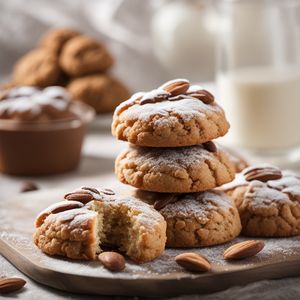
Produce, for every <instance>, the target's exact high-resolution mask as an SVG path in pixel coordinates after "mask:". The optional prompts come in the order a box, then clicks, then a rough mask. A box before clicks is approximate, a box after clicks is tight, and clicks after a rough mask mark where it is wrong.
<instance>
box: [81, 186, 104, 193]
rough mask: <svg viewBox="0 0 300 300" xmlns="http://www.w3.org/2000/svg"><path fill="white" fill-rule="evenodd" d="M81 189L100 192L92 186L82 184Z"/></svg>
mask: <svg viewBox="0 0 300 300" xmlns="http://www.w3.org/2000/svg"><path fill="white" fill-rule="evenodd" d="M81 189H82V190H85V191H90V192H92V193H95V194H100V192H99V191H98V190H97V189H95V188H92V187H88V186H83V187H82V188H81Z"/></svg>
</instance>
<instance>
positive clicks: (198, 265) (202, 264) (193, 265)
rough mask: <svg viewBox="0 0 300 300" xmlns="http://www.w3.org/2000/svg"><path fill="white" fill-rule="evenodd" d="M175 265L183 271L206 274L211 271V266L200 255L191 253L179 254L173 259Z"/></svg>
mask: <svg viewBox="0 0 300 300" xmlns="http://www.w3.org/2000/svg"><path fill="white" fill-rule="evenodd" d="M175 261H176V263H177V264H178V265H179V266H181V267H183V268H184V269H186V270H188V271H192V272H207V271H209V270H211V264H210V263H209V261H208V260H207V259H206V258H205V257H204V256H202V255H200V254H197V253H192V252H186V253H182V254H179V255H177V256H176V257H175Z"/></svg>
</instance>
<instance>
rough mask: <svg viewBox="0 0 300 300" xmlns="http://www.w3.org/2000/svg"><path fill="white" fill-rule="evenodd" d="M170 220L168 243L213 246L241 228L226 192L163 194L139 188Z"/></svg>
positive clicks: (137, 192)
mask: <svg viewBox="0 0 300 300" xmlns="http://www.w3.org/2000/svg"><path fill="white" fill-rule="evenodd" d="M133 195H134V196H135V197H137V198H139V199H141V200H142V201H144V202H146V203H149V204H151V205H154V207H157V210H158V211H159V212H160V213H161V214H162V216H163V217H164V219H165V220H166V222H167V244H166V245H167V247H201V246H212V245H217V244H221V243H225V242H227V241H230V240H233V239H234V238H235V237H237V236H238V235H239V233H240V231H241V222H240V217H239V213H238V211H237V208H236V206H235V205H234V203H233V202H232V201H231V199H230V198H229V197H228V196H227V195H226V194H225V193H223V192H220V191H215V190H209V191H206V192H202V193H193V194H161V193H153V192H145V191H141V190H135V191H134V192H133Z"/></svg>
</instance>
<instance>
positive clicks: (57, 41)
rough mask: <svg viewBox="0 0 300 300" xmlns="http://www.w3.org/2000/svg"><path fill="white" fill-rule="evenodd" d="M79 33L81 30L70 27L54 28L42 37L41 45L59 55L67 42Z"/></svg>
mask: <svg viewBox="0 0 300 300" xmlns="http://www.w3.org/2000/svg"><path fill="white" fill-rule="evenodd" d="M78 35H80V33H79V32H77V31H75V30H73V29H70V28H56V29H52V30H49V31H48V32H46V34H45V35H44V36H43V37H42V38H41V40H40V42H39V45H40V46H41V47H43V48H47V49H48V50H50V51H52V52H53V53H55V54H56V55H59V54H60V52H61V50H62V48H63V46H64V45H65V43H66V42H67V41H68V40H70V39H72V38H73V37H75V36H78Z"/></svg>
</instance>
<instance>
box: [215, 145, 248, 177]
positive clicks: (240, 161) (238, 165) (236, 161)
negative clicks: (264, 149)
mask: <svg viewBox="0 0 300 300" xmlns="http://www.w3.org/2000/svg"><path fill="white" fill-rule="evenodd" d="M218 147H221V149H222V150H223V151H224V152H226V153H227V155H228V157H229V160H230V161H231V162H232V164H233V165H234V168H235V172H236V173H240V172H242V171H243V170H244V169H246V168H247V167H249V164H248V162H247V161H246V160H245V159H244V158H243V157H242V156H241V155H240V154H238V153H237V152H236V151H235V150H233V149H231V148H228V147H225V146H223V145H222V146H220V145H218Z"/></svg>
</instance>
